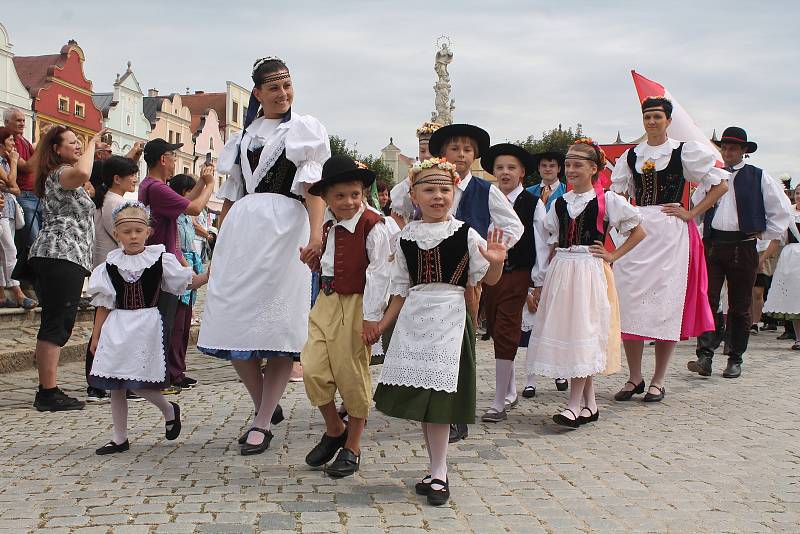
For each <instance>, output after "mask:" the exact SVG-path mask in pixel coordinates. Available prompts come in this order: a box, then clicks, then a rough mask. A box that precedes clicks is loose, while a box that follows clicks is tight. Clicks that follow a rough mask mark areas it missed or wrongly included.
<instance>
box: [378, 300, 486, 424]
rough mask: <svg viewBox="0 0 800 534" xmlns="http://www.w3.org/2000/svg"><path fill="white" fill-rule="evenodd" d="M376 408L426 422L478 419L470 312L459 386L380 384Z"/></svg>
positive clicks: (395, 415) (473, 341)
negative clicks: (442, 388)
mask: <svg viewBox="0 0 800 534" xmlns="http://www.w3.org/2000/svg"><path fill="white" fill-rule="evenodd" d="M373 398H374V399H375V408H377V409H378V410H379V411H380V412H382V413H384V414H386V415H388V416H390V417H397V418H400V419H409V420H412V421H421V422H423V423H441V424H469V425H471V424H474V423H475V329H474V328H473V326H472V318H470V316H469V313H467V320H466V321H465V325H464V336H463V337H462V340H461V359H460V360H459V365H458V386H457V387H456V391H455V392H453V393H447V392H445V391H435V390H432V389H425V388H417V387H410V386H394V385H388V384H380V383H379V384H378V387H377V388H376V389H375V395H374V397H373Z"/></svg>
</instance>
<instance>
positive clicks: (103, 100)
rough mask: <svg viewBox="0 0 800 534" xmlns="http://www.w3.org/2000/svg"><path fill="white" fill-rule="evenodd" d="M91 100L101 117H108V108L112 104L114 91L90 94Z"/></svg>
mask: <svg viewBox="0 0 800 534" xmlns="http://www.w3.org/2000/svg"><path fill="white" fill-rule="evenodd" d="M92 101H93V102H94V105H95V106H97V109H99V110H100V112H101V113H102V114H103V117H104V118H108V110H109V109H111V106H112V104H114V93H95V94H93V95H92Z"/></svg>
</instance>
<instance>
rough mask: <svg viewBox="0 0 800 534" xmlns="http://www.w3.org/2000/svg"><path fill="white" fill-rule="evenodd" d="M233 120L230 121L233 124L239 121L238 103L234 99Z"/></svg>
mask: <svg viewBox="0 0 800 534" xmlns="http://www.w3.org/2000/svg"><path fill="white" fill-rule="evenodd" d="M232 115H233V120H232V121H231V122H232V123H233V124H238V123H239V103H238V102H236V101H235V100H234V101H233V114H232Z"/></svg>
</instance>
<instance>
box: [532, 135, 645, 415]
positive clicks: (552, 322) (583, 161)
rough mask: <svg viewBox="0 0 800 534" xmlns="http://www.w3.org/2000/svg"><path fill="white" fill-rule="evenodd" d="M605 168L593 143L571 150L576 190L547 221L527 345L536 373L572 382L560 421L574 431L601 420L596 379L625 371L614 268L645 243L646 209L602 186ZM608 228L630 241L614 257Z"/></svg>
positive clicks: (571, 178)
mask: <svg viewBox="0 0 800 534" xmlns="http://www.w3.org/2000/svg"><path fill="white" fill-rule="evenodd" d="M605 163H606V158H605V154H604V153H603V151H602V149H600V147H599V146H597V143H595V142H594V141H592V140H591V139H586V138H583V139H578V140H577V141H576V142H575V144H573V145H572V146H571V147H570V148H569V151H568V152H567V157H566V165H565V166H566V173H567V181H568V182H569V183H570V185H572V190H571V191H568V192H567V193H565V194H564V196H563V197H561V198H558V199H556V201H555V202H554V204H553V208H552V209H551V210H550V211H549V212H548V214H547V218H546V219H545V224H544V225H545V231H546V232H547V233H548V234H549V238H548V242H549V243H550V244H551V246H552V247H553V249H554V251H555V256H554V257H553V259H552V261H551V262H550V265H549V268H548V270H547V276H546V277H545V281H544V288H543V289H542V295H541V299H540V301H539V307H538V310H537V321H536V323H535V324H534V327H533V334H532V335H531V340H530V344H529V345H528V372H529V373H535V374H539V375H544V376H549V377H553V378H555V377H567V378H569V379H570V383H571V385H572V387H571V389H570V395H569V404H568V405H567V408H566V409H565V410H564V411H563V412H561V413H559V414H556V415H554V416H553V420H554V421H555V422H556V423H558V424H560V425H563V426H567V427H571V428H577V427H578V426H580V425H581V424H583V423H588V422H590V421H596V420H597V419H598V417H599V416H600V411H599V410H598V408H597V401H596V400H595V394H594V383H593V380H592V376H593V375H596V374H598V373H602V374H610V373H615V372H617V371H619V369H620V329H619V305H618V302H617V291H616V288H615V287H614V275H613V274H612V272H611V267H610V266H609V264H610V263H612V262H614V261H617V260H618V259H619V258H621V257H623V256H625V254H627V253H628V252H630V250H632V249H633V248H634V247H635V246H636V245H638V244H639V242H640V241H642V239H644V237H645V233H644V230H643V229H642V227H641V226H640V223H641V220H642V218H641V216H640V215H639V210H638V209H637V208H635V207H633V206H631V205H630V204H629V203H628V202H627V201H626V200H625V198H624V197H621V196H619V195H617V194H616V193H612V192H611V191H608V192H603V188H602V187H600V186H599V184H598V183H597V177H598V175H599V172H600V170H602V169H604V168H605ZM609 226H612V227H614V228H616V229H617V230H618V231H619V232H620V233H621V234H623V235H626V236H628V239H627V240H626V241H625V243H624V244H623V245H621V246H620V247H619V248H617V249H616V250H615V251H614V252H608V251H607V250H606V249H605V248H604V246H603V243H604V242H605V238H606V233H607V230H608V227H609Z"/></svg>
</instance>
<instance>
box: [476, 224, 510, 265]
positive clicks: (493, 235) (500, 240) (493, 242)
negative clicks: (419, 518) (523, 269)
mask: <svg viewBox="0 0 800 534" xmlns="http://www.w3.org/2000/svg"><path fill="white" fill-rule="evenodd" d="M507 250H508V238H507V237H506V236H505V233H504V232H503V230H502V229H501V228H494V229H493V230H492V231H491V232H489V235H488V236H486V248H483V247H482V246H480V245H478V251H479V252H480V253H481V255H482V256H483V257H484V258H486V261H488V262H489V263H491V264H495V265H496V264H498V263H503V262H504V261H505V259H506V251H507Z"/></svg>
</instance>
